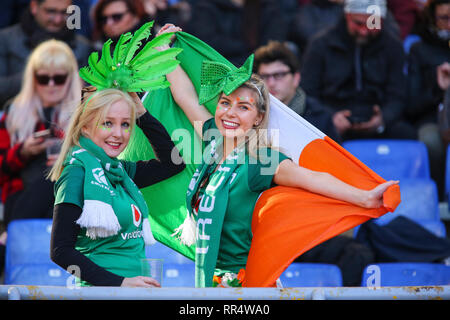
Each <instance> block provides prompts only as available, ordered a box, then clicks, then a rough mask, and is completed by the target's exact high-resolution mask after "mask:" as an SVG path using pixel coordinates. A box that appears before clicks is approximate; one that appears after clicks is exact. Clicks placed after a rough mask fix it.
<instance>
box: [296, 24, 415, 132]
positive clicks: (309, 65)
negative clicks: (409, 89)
mask: <svg viewBox="0 0 450 320" xmlns="http://www.w3.org/2000/svg"><path fill="white" fill-rule="evenodd" d="M356 49H357V46H356V45H355V43H354V41H353V39H352V38H351V36H350V35H349V33H348V31H347V26H346V21H345V19H344V16H343V17H342V18H341V19H340V21H339V22H338V24H337V25H336V26H335V27H333V28H332V29H329V30H327V31H325V32H324V33H320V34H318V35H317V36H315V37H314V38H313V39H312V40H311V42H310V44H309V45H308V48H307V50H306V52H305V56H304V60H303V70H302V81H301V86H302V88H303V89H304V90H305V92H306V94H307V95H308V96H312V97H315V98H317V99H319V100H320V101H321V102H322V103H324V104H325V105H327V106H329V107H330V108H332V109H333V110H334V112H336V111H339V110H343V109H350V110H352V112H353V113H360V114H364V113H367V114H366V116H367V117H370V115H371V113H372V108H373V105H375V104H378V105H379V106H380V107H381V109H382V112H383V117H384V121H385V123H386V125H387V126H389V125H390V124H391V123H393V122H395V121H396V120H398V119H399V118H400V117H401V116H402V114H403V111H404V106H405V96H406V78H405V75H404V73H403V66H404V62H405V58H404V52H403V47H402V44H401V42H400V41H399V40H398V39H397V38H395V37H394V36H392V35H391V34H390V33H389V32H386V31H385V30H384V29H383V30H382V31H381V33H380V34H379V35H378V36H377V37H376V38H374V39H372V40H371V41H370V42H369V43H368V44H367V45H365V46H363V47H360V57H361V63H360V64H359V66H360V68H359V70H360V71H361V73H360V74H361V76H360V78H358V77H357V74H358V73H357V69H356V67H355V65H356V63H355V61H356V60H355V57H356V56H357V55H356ZM358 79H360V80H359V81H358ZM358 84H359V86H360V87H359V88H358Z"/></svg>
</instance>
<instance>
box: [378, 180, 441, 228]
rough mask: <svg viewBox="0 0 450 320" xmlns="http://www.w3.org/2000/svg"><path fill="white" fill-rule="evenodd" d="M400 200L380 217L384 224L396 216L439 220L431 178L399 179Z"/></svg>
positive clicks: (435, 189) (435, 194) (434, 184)
mask: <svg viewBox="0 0 450 320" xmlns="http://www.w3.org/2000/svg"><path fill="white" fill-rule="evenodd" d="M399 186H400V195H401V202H400V204H399V205H398V207H397V209H396V210H395V211H394V212H389V213H387V214H385V215H384V216H382V217H380V218H379V220H380V222H381V224H386V223H387V222H389V221H391V220H392V219H393V218H395V217H396V216H399V215H401V216H405V217H408V218H410V219H412V220H439V219H440V215H439V199H438V191H437V187H436V183H435V182H434V181H433V180H431V179H400V182H399Z"/></svg>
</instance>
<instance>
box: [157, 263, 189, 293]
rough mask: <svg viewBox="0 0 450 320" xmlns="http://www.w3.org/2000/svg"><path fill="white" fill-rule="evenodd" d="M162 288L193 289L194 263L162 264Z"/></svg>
mask: <svg viewBox="0 0 450 320" xmlns="http://www.w3.org/2000/svg"><path fill="white" fill-rule="evenodd" d="M162 287H192V288H193V287H195V263H194V262H193V261H191V263H183V264H178V263H164V264H163V280H162Z"/></svg>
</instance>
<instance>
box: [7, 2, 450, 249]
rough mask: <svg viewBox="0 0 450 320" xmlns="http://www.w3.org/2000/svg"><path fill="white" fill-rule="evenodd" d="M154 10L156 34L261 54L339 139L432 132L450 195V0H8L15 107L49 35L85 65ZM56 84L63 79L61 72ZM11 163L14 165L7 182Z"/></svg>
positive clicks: (433, 155)
mask: <svg viewBox="0 0 450 320" xmlns="http://www.w3.org/2000/svg"><path fill="white" fill-rule="evenodd" d="M73 5H75V7H74V6H73ZM373 5H374V6H375V10H374V11H373V8H374V7H373ZM368 8H372V9H371V10H372V11H371V10H368ZM374 14H379V16H374ZM379 17H381V18H379ZM151 20H154V21H155V30H154V32H153V34H156V33H157V31H158V30H159V28H161V27H162V26H163V25H164V24H165V23H168V22H170V23H173V24H175V25H177V26H180V27H181V28H182V29H183V31H186V32H189V33H191V34H193V35H194V36H197V37H198V38H200V39H201V40H203V41H205V42H206V43H208V44H210V45H211V46H212V47H213V48H215V49H216V50H217V51H218V52H219V53H221V54H222V55H223V56H224V57H225V58H227V59H228V60H230V61H231V62H232V63H234V64H235V65H236V66H240V65H241V64H242V63H243V62H244V61H245V59H246V58H247V57H248V56H249V55H250V54H251V53H255V64H254V72H255V73H257V74H259V75H260V76H261V77H262V79H263V80H264V81H265V82H266V84H267V86H268V88H269V90H270V92H271V94H272V95H274V96H275V97H277V98H278V99H279V100H280V101H282V102H283V103H285V104H286V105H287V106H289V107H290V108H292V109H293V110H294V111H295V112H297V113H298V114H299V115H301V116H303V117H304V118H305V119H306V120H308V121H310V122H311V123H312V124H313V125H315V126H317V127H318V128H319V129H320V130H322V131H323V132H324V133H325V134H327V135H328V136H330V137H331V138H333V139H334V140H335V141H337V142H339V143H342V142H343V141H346V140H350V139H361V138H370V139H373V138H387V139H417V140H420V141H422V142H424V143H425V145H426V146H427V149H428V153H429V158H430V168H431V176H432V178H433V179H434V180H435V181H436V183H437V185H438V188H439V196H440V199H441V200H442V199H443V195H444V175H445V156H446V148H447V145H448V143H449V141H450V133H449V132H450V129H449V128H450V111H449V110H448V104H449V103H450V98H449V97H450V93H449V92H448V91H449V90H447V89H448V88H449V86H450V0H428V1H427V0H281V1H278V0H20V1H18V0H3V1H2V10H1V11H0V109H1V110H2V113H3V115H4V116H6V115H7V114H8V112H10V110H11V106H12V105H14V101H17V97H18V94H19V93H20V92H21V90H22V89H23V88H22V86H23V85H24V84H25V83H26V82H27V81H26V79H24V77H26V76H30V75H29V74H27V73H26V72H25V67H26V65H27V62H28V58H29V57H30V55H31V54H32V52H33V50H35V48H37V47H38V46H39V44H41V43H43V42H45V41H47V40H49V39H56V40H59V41H61V42H62V43H65V44H66V45H67V46H68V47H69V48H70V49H71V50H72V52H73V54H74V57H75V58H76V62H75V61H74V62H73V64H75V63H76V64H77V65H78V67H82V66H85V65H86V64H87V59H88V56H89V54H90V53H91V52H92V51H95V50H100V49H101V46H102V44H103V42H104V41H105V40H107V39H109V38H111V39H112V40H117V39H118V37H119V36H120V35H121V34H123V33H125V32H129V31H130V32H134V31H135V30H137V29H138V28H139V27H140V26H142V24H143V23H145V22H148V21H151ZM74 26H75V27H74ZM65 73H67V72H65ZM69 73H70V72H69ZM72 81H74V80H72ZM47 85H48V86H51V85H57V84H56V79H55V77H54V76H52V75H50V76H49V78H48V79H47ZM15 99H16V100H15ZM39 116H40V117H44V116H45V115H44V114H43V113H42V112H41V113H39ZM41 120H43V119H41ZM44 120H45V119H44ZM36 122H39V119H37V118H36ZM0 129H5V128H0ZM14 139H15V138H14ZM18 143H19V144H24V143H25V142H24V141H18ZM18 148H19V147H18ZM41 151H42V152H45V151H44V150H41ZM18 159H19V160H20V157H19V158H18ZM9 174H10V173H9V172H4V168H3V166H2V168H1V169H0V188H3V187H4V186H5V184H4V181H7V180H8V179H5V178H4V177H6V176H8V175H9ZM15 191H19V190H15ZM3 192H5V191H3ZM2 243H3V244H4V238H3V237H0V244H2Z"/></svg>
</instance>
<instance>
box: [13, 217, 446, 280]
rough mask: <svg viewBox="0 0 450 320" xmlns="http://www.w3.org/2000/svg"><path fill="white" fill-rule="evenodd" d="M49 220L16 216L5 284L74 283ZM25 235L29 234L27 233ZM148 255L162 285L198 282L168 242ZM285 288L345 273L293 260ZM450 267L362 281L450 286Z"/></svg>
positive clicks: (378, 272)
mask: <svg viewBox="0 0 450 320" xmlns="http://www.w3.org/2000/svg"><path fill="white" fill-rule="evenodd" d="M51 223H52V222H51V220H48V219H33V220H18V221H14V222H12V223H11V227H10V229H9V234H8V244H7V255H6V266H5V284H23V285H52V286H73V285H74V278H73V276H71V275H70V274H69V273H67V272H66V271H65V270H63V269H61V268H60V267H58V266H57V265H56V264H54V263H53V262H52V261H50V258H49V248H50V247H49V243H50V230H51ZM25 235H26V236H25ZM146 255H147V257H148V258H162V259H163V260H164V264H163V280H162V285H163V286H164V287H194V274H195V265H194V262H193V261H191V260H189V259H187V258H185V257H184V256H182V255H181V254H179V253H177V252H175V251H173V250H172V249H170V248H169V247H167V246H165V245H163V244H161V243H159V242H158V243H156V244H155V245H153V246H151V247H147V250H146ZM280 280H281V283H282V285H283V286H284V287H340V286H342V274H341V271H340V269H339V268H338V267H337V266H335V265H331V264H321V263H292V264H291V265H290V266H289V267H288V268H287V269H286V270H285V271H284V272H283V274H282V275H281V277H280ZM449 284H450V266H446V265H443V264H433V263H384V264H376V265H370V266H368V267H366V269H365V270H364V272H363V278H362V279H361V286H370V287H371V286H420V285H424V286H430V285H449Z"/></svg>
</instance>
